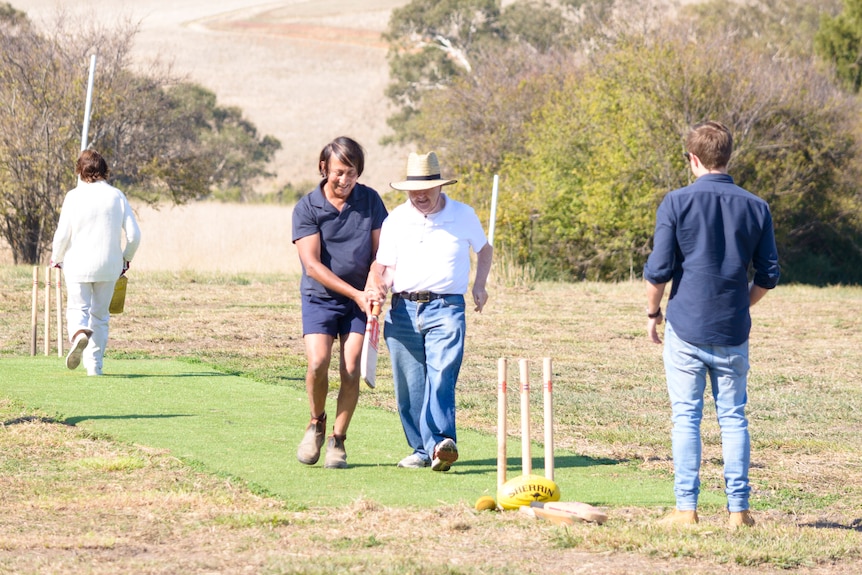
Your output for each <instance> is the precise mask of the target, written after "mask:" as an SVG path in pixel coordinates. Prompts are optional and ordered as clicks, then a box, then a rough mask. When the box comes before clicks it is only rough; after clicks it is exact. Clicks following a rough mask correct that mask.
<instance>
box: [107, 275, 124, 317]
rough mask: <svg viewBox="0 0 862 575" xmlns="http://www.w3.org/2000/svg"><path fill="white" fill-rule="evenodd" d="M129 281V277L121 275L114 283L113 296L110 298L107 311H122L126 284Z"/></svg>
mask: <svg viewBox="0 0 862 575" xmlns="http://www.w3.org/2000/svg"><path fill="white" fill-rule="evenodd" d="M128 283H129V278H127V277H126V276H124V275H122V276H120V278H119V279H118V280H117V283H116V284H114V296H113V297H112V298H111V305H110V306H109V307H108V311H109V312H111V313H123V307H124V306H125V305H126V285H127V284H128Z"/></svg>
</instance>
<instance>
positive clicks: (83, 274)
mask: <svg viewBox="0 0 862 575" xmlns="http://www.w3.org/2000/svg"><path fill="white" fill-rule="evenodd" d="M124 236H125V247H124V246H123V238H124ZM140 241H141V230H140V228H139V227H138V222H137V220H136V219H135V214H134V213H133V212H132V208H131V206H130V205H129V201H128V200H127V199H126V195H125V194H123V192H121V191H120V190H118V189H117V188H115V187H113V186H112V185H110V184H108V183H107V182H105V181H104V180H101V181H98V182H93V183H86V182H80V183H78V187H76V188H75V189H73V190H70V191H69V192H68V193H67V194H66V198H65V199H64V200H63V207H62V209H61V211H60V221H59V222H58V224H57V231H56V232H55V233H54V245H53V253H52V254H51V261H52V262H53V263H55V264H57V263H62V264H63V274H64V275H65V276H66V281H70V282H77V283H88V282H99V281H111V280H115V279H117V278H118V277H119V276H120V273H121V272H122V271H123V260H126V261H132V258H133V257H134V255H135V251H136V250H137V249H138V244H139V243H140Z"/></svg>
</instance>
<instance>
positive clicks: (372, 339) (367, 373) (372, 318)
mask: <svg viewBox="0 0 862 575" xmlns="http://www.w3.org/2000/svg"><path fill="white" fill-rule="evenodd" d="M379 315H380V304H379V303H374V304H373V306H372V307H371V315H369V316H368V319H367V320H366V322H365V340H363V342H362V355H361V356H360V358H359V372H360V373H361V375H362V379H363V381H365V383H367V384H368V387H370V388H371V389H374V386H375V385H376V380H377V346H378V344H379V343H380V321H379V319H378V317H377V316H379Z"/></svg>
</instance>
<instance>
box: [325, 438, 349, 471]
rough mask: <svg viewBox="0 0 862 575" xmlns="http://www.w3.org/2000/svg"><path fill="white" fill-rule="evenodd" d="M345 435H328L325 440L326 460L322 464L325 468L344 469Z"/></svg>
mask: <svg viewBox="0 0 862 575" xmlns="http://www.w3.org/2000/svg"><path fill="white" fill-rule="evenodd" d="M345 439H347V436H346V435H335V434H334V433H333V434H332V435H330V436H329V441H327V442H326V461H325V462H324V463H323V466H324V467H325V468H326V469H344V468H346V467H347V451H345V449H344V440H345Z"/></svg>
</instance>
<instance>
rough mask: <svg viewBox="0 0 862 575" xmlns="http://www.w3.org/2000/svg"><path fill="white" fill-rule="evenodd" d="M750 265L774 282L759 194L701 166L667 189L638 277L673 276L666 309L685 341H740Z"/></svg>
mask: <svg viewBox="0 0 862 575" xmlns="http://www.w3.org/2000/svg"><path fill="white" fill-rule="evenodd" d="M752 265H753V268H754V283H755V284H757V285H758V286H761V287H763V288H766V289H772V288H774V287H775V286H776V285H777V284H778V277H779V267H778V249H777V248H776V246H775V234H774V231H773V227H772V214H770V212H769V206H768V205H767V203H766V202H765V201H764V200H762V199H760V198H758V197H757V196H755V195H754V194H752V193H750V192H748V191H746V190H744V189H742V188H740V187H739V186H737V185H735V184H734V183H733V178H732V177H730V176H729V175H727V174H705V175H703V176H701V177H699V178H698V179H697V180H696V181H695V182H694V183H693V184H691V185H689V186H686V187H684V188H680V189H678V190H674V191H672V192H670V193H669V194H667V195H666V196H665V198H664V199H663V200H662V203H661V205H660V206H659V208H658V211H657V212H656V227H655V236H654V237H653V251H652V253H651V254H650V256H649V258H648V259H647V263H646V265H645V266H644V279H646V280H647V281H649V282H651V283H653V284H660V283H665V282H668V281H673V285H672V287H671V292H670V300H669V302H668V306H667V314H666V316H667V320H668V322H670V323H671V324H672V325H673V329H674V331H675V332H676V333H677V335H679V337H680V338H681V339H682V340H683V341H687V342H689V343H692V344H700V345H739V344H741V343H743V342H745V341H746V340H747V339H748V335H749V331H750V330H751V316H750V314H749V307H750V305H749V295H748V291H749V288H748V270H749V267H751V266H752Z"/></svg>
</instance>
